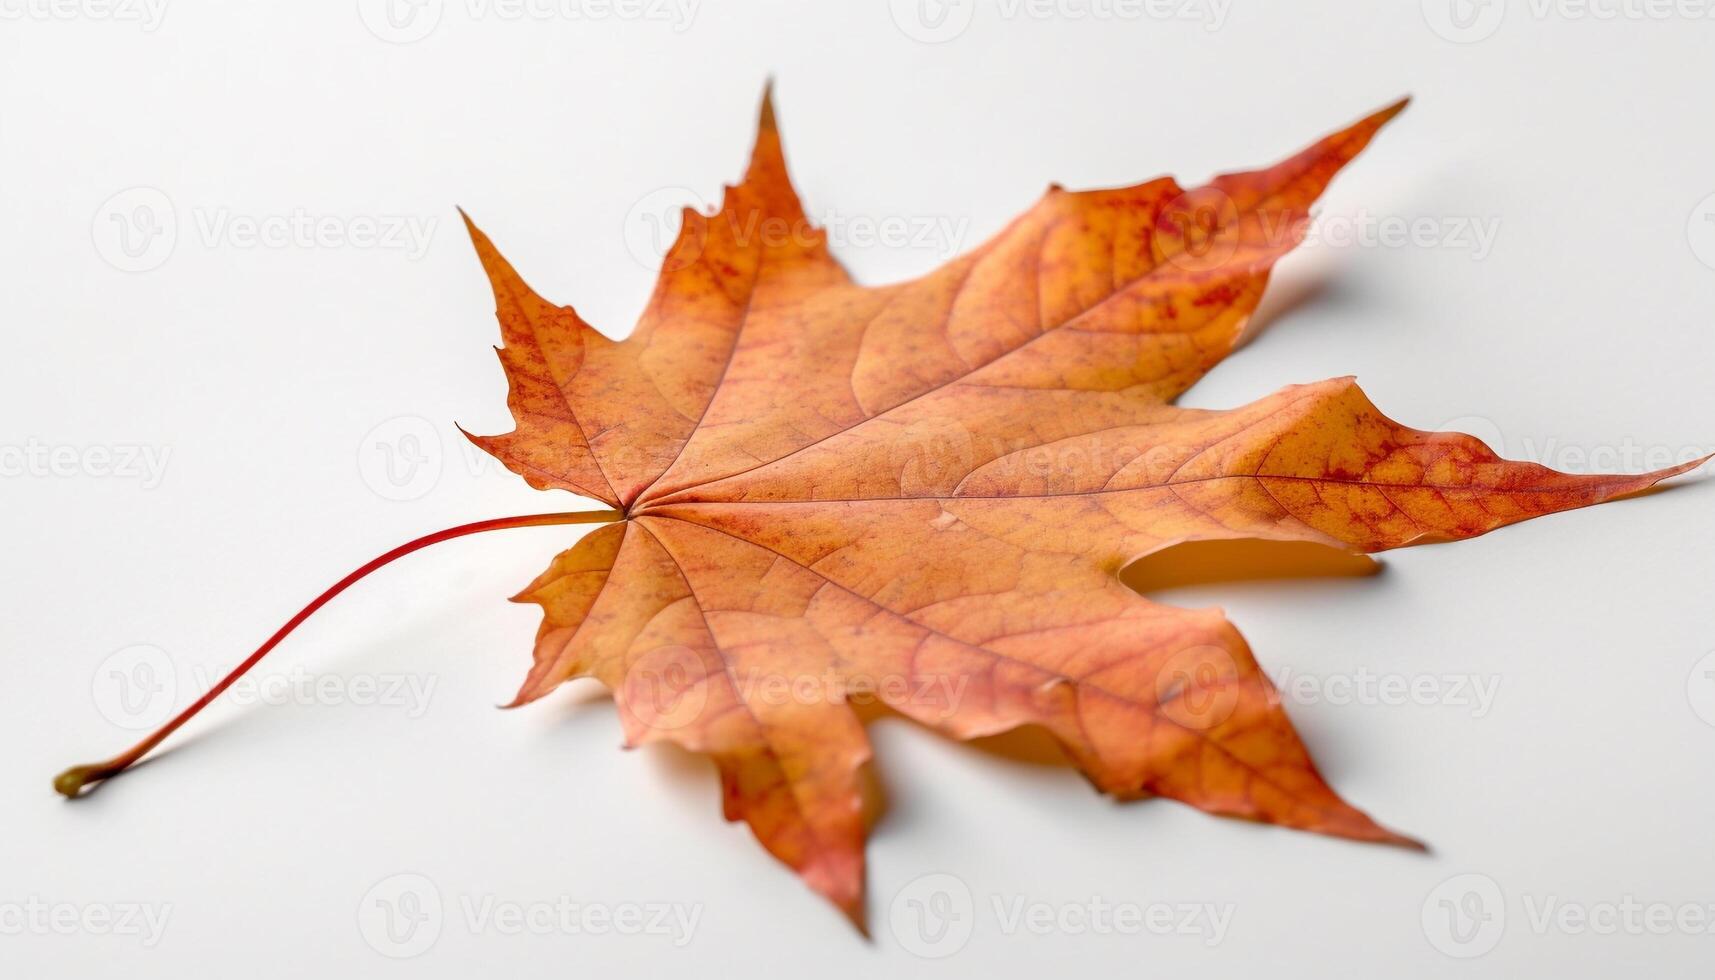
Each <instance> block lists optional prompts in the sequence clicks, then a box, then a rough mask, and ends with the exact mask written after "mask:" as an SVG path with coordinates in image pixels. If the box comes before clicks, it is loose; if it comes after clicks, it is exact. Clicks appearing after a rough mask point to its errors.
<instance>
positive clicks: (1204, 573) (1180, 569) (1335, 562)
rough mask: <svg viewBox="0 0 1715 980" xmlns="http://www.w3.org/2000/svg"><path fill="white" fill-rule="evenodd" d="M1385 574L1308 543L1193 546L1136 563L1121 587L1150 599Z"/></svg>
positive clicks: (1369, 561) (1362, 558)
mask: <svg viewBox="0 0 1715 980" xmlns="http://www.w3.org/2000/svg"><path fill="white" fill-rule="evenodd" d="M1382 568H1383V566H1382V563H1381V562H1379V561H1376V560H1375V559H1374V558H1371V557H1370V556H1369V555H1360V554H1352V553H1351V552H1346V551H1341V550H1340V549H1338V548H1330V547H1328V546H1326V545H1320V544H1314V543H1312V542H1308V541H1259V540H1255V539H1242V540H1236V541H1187V542H1185V543H1183V544H1176V545H1173V546H1172V547H1168V548H1163V549H1161V550H1160V551H1157V552H1155V553H1153V554H1149V555H1145V556H1143V557H1142V558H1139V559H1138V560H1137V561H1134V562H1132V563H1131V564H1130V565H1127V566H1126V567H1125V569H1124V570H1122V571H1121V572H1120V581H1122V582H1124V583H1125V584H1126V585H1128V586H1130V587H1131V588H1132V589H1134V590H1136V591H1138V592H1142V593H1144V594H1146V595H1147V594H1149V593H1151V592H1159V591H1162V590H1164V589H1172V588H1181V587H1184V586H1192V585H1218V584H1223V583H1229V582H1251V581H1256V580H1258V579H1273V580H1281V579H1286V580H1290V579H1306V578H1361V577H1365V576H1370V575H1375V574H1377V573H1379V572H1380V571H1381V570H1382Z"/></svg>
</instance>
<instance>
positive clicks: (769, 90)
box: [756, 75, 778, 132]
mask: <svg viewBox="0 0 1715 980" xmlns="http://www.w3.org/2000/svg"><path fill="white" fill-rule="evenodd" d="M756 128H757V129H759V130H761V131H763V132H777V131H778V127H777V126H776V125H775V122H774V76H773V75H769V76H768V77H767V78H766V79H764V80H763V82H762V106H761V108H760V109H758V110H757V113H756Z"/></svg>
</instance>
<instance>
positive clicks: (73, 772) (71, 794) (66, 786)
mask: <svg viewBox="0 0 1715 980" xmlns="http://www.w3.org/2000/svg"><path fill="white" fill-rule="evenodd" d="M99 769H100V767H99V766H72V767H71V768H70V769H67V770H66V771H65V772H62V773H60V774H59V775H58V776H55V777H54V791H55V792H57V793H59V794H60V795H61V796H63V797H65V798H66V799H68V800H75V799H77V797H78V794H79V793H82V792H83V788H84V786H85V785H87V784H88V783H90V782H91V781H92V779H100V778H101V777H100V776H99V775H96V773H97V771H98V770H99Z"/></svg>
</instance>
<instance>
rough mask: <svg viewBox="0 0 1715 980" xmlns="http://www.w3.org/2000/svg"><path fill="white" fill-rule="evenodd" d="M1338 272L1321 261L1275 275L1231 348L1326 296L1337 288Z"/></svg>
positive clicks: (1323, 299)
mask: <svg viewBox="0 0 1715 980" xmlns="http://www.w3.org/2000/svg"><path fill="white" fill-rule="evenodd" d="M1339 272H1340V270H1339V267H1338V266H1337V265H1335V264H1334V263H1332V262H1327V261H1324V262H1319V263H1317V264H1316V265H1314V266H1312V267H1310V268H1308V269H1301V270H1293V271H1292V272H1290V273H1283V274H1277V275H1276V276H1275V277H1274V280H1273V281H1272V282H1271V283H1270V284H1269V288H1268V291H1267V292H1265V293H1263V296H1262V302H1261V303H1258V304H1257V308H1256V312H1254V313H1252V314H1251V318H1250V321H1249V322H1248V323H1246V324H1245V328H1244V332H1243V333H1240V334H1239V338H1238V341H1237V342H1236V343H1234V344H1233V347H1234V349H1235V350H1236V349H1240V348H1243V347H1245V346H1246V345H1248V344H1250V343H1252V342H1254V341H1255V340H1256V339H1257V338H1258V337H1261V336H1262V335H1263V333H1265V332H1266V331H1268V330H1270V329H1272V328H1273V327H1274V326H1275V325H1276V324H1278V323H1280V321H1282V320H1285V319H1288V318H1290V317H1291V316H1292V314H1294V313H1296V312H1298V311H1299V310H1301V309H1303V308H1304V307H1307V306H1310V305H1311V304H1313V303H1316V304H1320V303H1322V302H1323V301H1325V300H1326V299H1328V297H1329V296H1330V295H1331V294H1333V293H1334V292H1335V291H1336V290H1337V289H1338V288H1339V283H1338V281H1337V280H1338V279H1339Z"/></svg>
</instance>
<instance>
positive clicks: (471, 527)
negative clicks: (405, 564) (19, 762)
mask: <svg viewBox="0 0 1715 980" xmlns="http://www.w3.org/2000/svg"><path fill="white" fill-rule="evenodd" d="M624 516H625V515H624V514H622V513H620V512H619V511H617V510H580V511H568V512H563V513H558V514H525V515H522V516H519V517H499V518H495V519H493V520H487V521H477V522H475V523H473V524H460V525H459V526H457V527H449V528H447V529H446V530H444V531H436V532H435V533H433V534H425V535H423V536H422V537H420V538H417V539H416V540H414V541H407V542H406V543H404V544H402V545H400V546H399V547H397V548H394V549H393V550H392V551H389V552H387V553H385V554H382V555H378V556H376V557H375V558H373V559H371V560H370V561H368V562H366V563H365V564H363V565H362V566H361V567H359V568H358V569H357V570H356V571H354V572H352V573H351V574H350V575H347V576H346V577H345V578H342V579H340V580H339V581H338V582H335V583H334V584H333V585H332V586H330V587H329V588H328V590H327V591H326V592H323V593H322V594H321V595H319V596H316V597H315V599H313V600H311V602H310V604H309V605H307V606H305V607H304V608H303V609H301V610H299V611H298V614H297V615H296V616H293V617H292V618H291V619H288V620H287V621H286V625H284V626H282V627H280V628H279V629H278V630H276V631H275V632H274V635H273V636H270V637H269V638H268V639H267V641H266V642H265V643H263V644H262V645H261V646H259V647H257V648H256V652H255V653H252V654H251V655H250V656H249V657H247V658H245V660H244V662H243V663H241V664H239V665H238V666H237V667H234V668H233V669H232V672H231V673H229V674H227V675H226V676H225V677H224V678H222V679H221V681H220V683H219V684H216V685H215V686H214V687H212V688H209V690H208V692H207V693H205V694H204V695H203V696H202V697H200V698H198V699H197V701H196V703H195V704H193V705H191V706H190V707H188V708H186V709H185V710H184V711H181V712H179V714H178V716H177V717H175V718H173V720H171V721H169V722H167V723H166V724H165V725H162V726H161V727H160V728H158V729H156V730H155V731H154V733H153V734H151V735H149V737H147V738H145V739H143V740H142V741H141V742H138V743H137V744H136V745H133V746H132V747H131V748H129V749H127V750H126V751H124V752H122V753H120V754H119V755H116V756H114V757H113V758H111V759H109V760H107V761H106V762H98V763H94V764H91V765H84V766H73V767H71V768H70V769H67V770H66V771H65V772H62V773H60V774H59V775H58V776H56V777H54V789H55V790H57V791H58V792H59V793H60V794H61V795H64V796H66V797H69V798H73V799H75V798H76V797H77V796H78V794H80V793H81V792H82V791H83V788H84V787H85V786H87V785H89V784H91V783H94V782H98V781H100V780H103V779H111V778H112V777H114V776H117V775H119V774H120V773H122V772H124V771H125V770H127V769H129V768H131V767H132V766H134V765H136V764H137V762H138V760H140V759H142V758H143V757H144V756H145V755H147V754H149V751H150V750H151V749H153V748H154V747H155V746H157V745H159V744H161V741H162V740H163V739H165V738H166V737H167V736H168V735H171V734H172V733H173V732H175V731H177V730H178V728H179V726H180V725H183V724H184V723H185V722H187V721H190V720H191V718H193V717H195V716H196V714H197V713H198V712H200V711H202V709H204V708H206V707H208V706H209V704H210V703H211V702H213V701H214V699H216V698H218V697H220V696H221V695H222V694H224V693H225V692H226V689H227V688H229V687H231V686H232V685H233V684H234V683H235V682H236V681H237V680H238V679H239V678H240V677H243V676H244V675H245V674H246V673H248V672H249V671H250V668H252V667H254V666H256V665H257V664H258V663H259V662H261V660H262V658H263V657H265V656H267V655H268V651H270V650H272V649H274V648H275V647H276V646H278V645H279V643H280V641H281V640H284V639H285V638H286V637H287V636H288V635H289V634H290V633H291V632H292V631H293V630H295V629H297V628H298V626H299V624H301V623H302V622H303V621H304V620H306V619H309V618H310V616H311V615H313V614H314V613H315V611H316V610H318V609H320V608H321V607H323V606H325V605H327V604H328V602H329V601H330V600H331V599H333V597H334V596H337V595H339V594H340V593H341V592H344V591H345V590H346V589H348V588H350V587H351V586H352V585H354V584H356V583H357V582H358V580H360V579H362V578H364V577H365V576H367V575H368V574H369V573H370V572H373V571H375V570H376V569H378V568H380V567H381V566H383V565H386V564H389V563H391V562H393V561H394V560H395V559H399V558H403V557H405V556H406V555H408V554H410V553H412V552H413V551H419V550H421V549H423V548H427V547H428V546H429V545H432V544H438V543H440V542H442V541H449V540H451V539H453V538H462V537H464V536H465V535H467V534H480V533H482V532H484V531H499V530H502V529H504V528H511V527H543V526H546V525H553V524H605V523H608V522H610V521H617V520H621V519H622V518H624Z"/></svg>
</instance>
